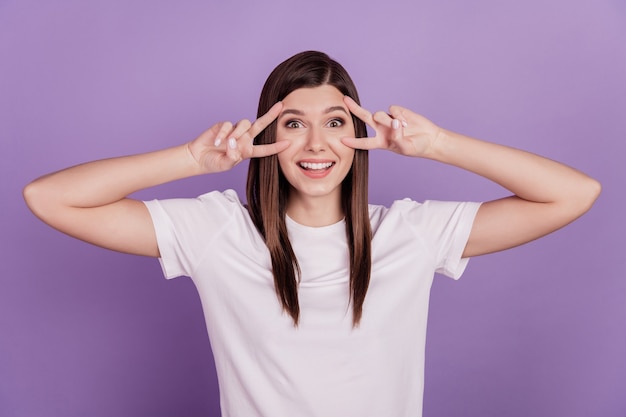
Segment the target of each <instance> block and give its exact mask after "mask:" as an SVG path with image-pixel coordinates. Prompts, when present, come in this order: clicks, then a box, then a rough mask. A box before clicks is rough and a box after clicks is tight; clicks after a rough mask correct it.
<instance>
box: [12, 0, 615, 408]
mask: <svg viewBox="0 0 626 417" xmlns="http://www.w3.org/2000/svg"><path fill="white" fill-rule="evenodd" d="M625 45H626V2H624V1H623V0H525V1H523V2H521V1H496V0H416V1H399V0H388V1H384V2H383V1H360V2H357V1H354V2H342V1H337V0H322V1H315V2H313V1H309V2H304V1H298V0H292V1H285V0H279V1H274V2H254V1H243V0H235V1H228V2H227V1H202V0H195V1H192V0H182V1H154V0H151V1H148V0H107V1H82V0H67V1H60V0H0V158H1V166H0V187H1V188H0V190H1V192H2V201H1V204H0V207H1V211H2V216H1V219H0V222H1V223H0V227H1V229H0V230H1V233H0V242H1V243H0V245H1V246H0V254H1V255H0V257H1V265H2V274H1V275H0V284H1V286H0V288H1V290H0V416H2V417H26V416H28V417H37V416H54V417H56V416H59V417H60V416H64V417H74V416H76V417H78V416H129V417H130V416H151V417H155V416H188V417H193V416H218V415H219V404H218V392H217V383H216V379H215V371H214V368H213V362H212V358H211V354H210V347H209V341H208V337H207V334H206V330H205V327H204V323H203V318H202V314H201V308H200V303H199V299H198V297H197V294H196V292H195V289H194V287H193V284H192V283H191V280H189V279H187V278H180V279H176V280H171V281H166V280H165V279H164V278H163V277H162V275H161V271H160V267H159V265H158V262H157V261H156V260H154V259H144V258H140V257H135V256H129V255H123V254H118V253H114V252H110V251H107V250H103V249H99V248H96V247H93V246H90V245H87V244H84V243H82V242H79V241H76V240H74V239H71V238H69V237H66V236H64V235H61V234H60V233H58V232H56V231H54V230H52V229H51V228H49V227H47V226H45V225H44V224H43V223H41V222H40V221H39V220H37V219H36V218H35V217H34V216H32V215H31V214H30V213H29V211H28V210H27V208H26V206H25V205H24V203H23V200H22V198H21V189H22V187H23V186H24V185H25V184H26V183H27V182H28V181H30V180H32V179H33V178H35V177H37V176H40V175H42V174H45V173H47V172H50V171H53V170H57V169H60V168H63V167H66V166H69V165H73V164H77V163H80V162H84V161H88V160H93V159H100V158H105V157H111V156H117V155H123V154H130V153H137V152H143V151H148V150H153V149H159V148H163V147H167V146H172V145H177V144H180V143H183V142H185V141H188V140H190V139H192V138H194V137H195V135H197V134H198V133H200V132H201V131H202V130H204V129H205V128H207V127H209V126H210V125H211V124H212V123H214V122H217V121H221V120H232V121H236V120H238V119H240V118H253V117H254V115H255V111H256V104H257V99H258V95H259V93H260V90H261V86H262V83H263V82H264V80H265V78H266V76H267V75H268V74H269V72H270V71H271V69H272V68H273V67H274V66H275V65H276V64H278V63H279V62H281V61H282V60H283V59H285V58H287V57H288V56H290V55H292V54H294V53H296V52H299V51H302V50H306V49H318V50H323V51H326V52H327V53H329V54H330V55H331V56H332V57H334V58H336V59H337V60H339V61H340V62H342V63H343V64H344V66H345V67H346V68H347V69H348V71H349V72H350V73H351V74H352V76H353V78H354V80H355V82H356V83H357V86H358V87H359V90H360V94H361V99H362V103H363V105H364V106H365V107H367V108H369V109H371V110H379V109H386V108H387V107H388V106H389V105H390V104H402V105H404V106H407V107H409V108H412V109H413V110H415V111H417V112H420V113H422V114H424V115H425V116H427V117H429V118H431V119H432V120H433V121H435V122H436V123H438V124H440V125H442V126H444V127H447V128H449V129H452V130H457V131H460V132H463V133H466V134H469V135H473V136H477V137H480V138H483V139H486V140H491V141H495V142H499V143H502V144H507V145H511V146H515V147H520V148H523V149H527V150H530V151H533V152H537V153H540V154H543V155H545V156H548V157H551V158H553V159H557V160H560V161H563V162H565V163H567V164H570V165H572V166H575V167H577V168H579V169H581V170H583V171H585V172H587V173H589V174H590V175H592V176H594V177H596V178H598V179H599V180H600V181H601V182H602V183H603V186H604V190H603V193H602V195H601V197H600V199H599V200H598V202H597V204H596V206H595V207H594V208H593V209H592V210H591V211H590V212H589V213H588V214H587V215H585V216H584V217H583V218H581V219H580V220H578V221H577V222H575V223H574V224H572V225H570V226H569V227H567V228H565V229H563V230H561V231H559V232H557V233H555V234H553V235H551V236H548V237H546V238H544V239H541V240H539V241H536V242H533V243H531V244H528V245H526V246H524V247H520V248H517V249H513V250H509V251H507V252H502V253H498V254H493V255H489V256H485V257H481V258H476V259H474V260H472V261H471V262H470V264H469V267H468V270H467V271H466V274H465V275H464V277H463V278H462V279H461V280H460V281H458V282H454V281H453V280H450V279H446V278H443V277H437V279H436V280H435V285H434V287H433V292H432V300H431V306H430V311H431V315H430V322H429V335H428V337H429V338H428V341H427V367H426V392H425V410H424V415H425V416H426V417H428V416H446V417H455V416H458V417H465V416H510V417H517V416H519V417H526V416H551V417H561V416H562V417H566V416H567V417H589V416H602V417H618V416H624V415H626V396H624V392H625V390H626V359H625V357H626V355H624V353H625V352H626V303H625V295H626V283H625V280H624V270H625V266H626V262H625V259H626V256H625V255H624V249H625V246H626V245H625V244H624V236H625V235H626V230H625V229H626V227H625V224H626V222H625V221H624V220H623V216H622V215H621V212H622V210H623V207H624V203H625V198H624V188H625V187H624V180H625V179H626V172H625V171H626V170H625V168H624V163H623V162H622V159H623V155H624V151H625V150H626V146H625V145H624V142H625V136H626V133H625V132H626V117H625V114H626V46H625ZM371 159H372V163H371V190H370V194H371V201H372V202H373V203H384V204H388V203H390V202H391V201H392V200H393V199H398V198H403V197H411V198H415V199H417V200H424V199H450V200H487V199H492V198H497V197H500V196H504V195H505V194H506V192H504V191H503V190H502V189H500V188H499V187H497V186H495V185H493V184H490V183H489V182H487V181H485V180H483V179H481V178H478V177H475V176H473V175H472V174H469V173H465V172H462V171H460V170H457V169H455V168H452V167H448V166H442V165H438V164H434V163H431V162H428V161H422V160H414V159H409V158H403V157H400V156H398V155H395V154H391V153H385V152H382V151H379V152H373V153H372V157H371ZM245 173H246V165H245V164H243V165H241V166H239V167H237V168H236V169H235V170H233V171H231V172H228V173H224V174H219V175H214V176H212V177H202V178H193V179H189V180H184V181H179V182H176V183H173V184H168V185H165V186H162V187H158V188H155V189H151V190H146V191H144V192H141V193H140V194H138V195H137V197H139V198H146V199H148V198H165V197H177V196H195V195H198V194H201V193H203V192H206V191H208V190H212V189H225V188H234V189H236V190H238V191H239V192H242V191H243V189H244V185H245ZM303 360H306V358H303Z"/></svg>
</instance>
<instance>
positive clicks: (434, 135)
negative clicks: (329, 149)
mask: <svg viewBox="0 0 626 417" xmlns="http://www.w3.org/2000/svg"><path fill="white" fill-rule="evenodd" d="M344 101H345V103H346V105H347V106H348V109H350V111H351V112H352V114H354V115H355V116H356V117H358V118H359V119H361V120H362V121H364V122H365V123H366V124H367V125H369V126H370V127H371V128H372V129H374V132H376V136H374V137H373V138H359V139H356V138H344V139H342V142H343V143H344V145H346V146H350V147H351V148H355V149H387V150H390V151H392V152H395V153H398V154H400V155H405V156H415V157H428V154H429V153H430V152H431V150H432V149H433V148H434V144H435V143H436V142H437V139H438V138H439V135H440V134H441V129H440V128H439V127H438V126H437V125H435V124H434V123H433V122H431V121H430V120H428V119H427V118H425V117H423V116H421V115H419V114H417V113H414V112H412V111H411V110H409V109H406V108H404V107H400V106H391V107H390V108H389V113H385V112H382V111H378V112H376V113H374V114H372V113H370V112H369V111H368V110H366V109H364V108H363V107H361V106H359V105H358V104H357V103H356V102H355V101H354V100H352V99H351V98H350V97H347V96H346V97H345V98H344Z"/></svg>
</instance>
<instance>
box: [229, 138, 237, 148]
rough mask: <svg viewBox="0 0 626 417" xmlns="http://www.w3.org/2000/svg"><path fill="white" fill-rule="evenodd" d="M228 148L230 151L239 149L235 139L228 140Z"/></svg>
mask: <svg viewBox="0 0 626 417" xmlns="http://www.w3.org/2000/svg"><path fill="white" fill-rule="evenodd" d="M228 147H229V148H230V149H236V148H237V140H236V139H235V138H230V139H228Z"/></svg>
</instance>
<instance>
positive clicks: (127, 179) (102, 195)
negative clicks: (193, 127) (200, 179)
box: [24, 145, 200, 211]
mask: <svg viewBox="0 0 626 417" xmlns="http://www.w3.org/2000/svg"><path fill="white" fill-rule="evenodd" d="M199 171H200V170H199V168H198V165H197V163H195V161H194V159H193V157H192V156H191V155H190V154H189V151H188V148H187V145H181V146H177V147H173V148H168V149H164V150H160V151H156V152H149V153H145V154H139V155H132V156H124V157H119V158H111V159H103V160H99V161H94V162H88V163H85V164H81V165H77V166H74V167H71V168H67V169H64V170H61V171H58V172H54V173H51V174H48V175H45V176H43V177H41V178H38V179H36V180H35V181H33V182H32V183H30V184H29V185H28V186H27V187H26V188H25V190H24V196H25V198H26V201H27V203H28V204H29V206H30V207H31V208H32V209H33V210H34V211H37V209H38V206H40V205H63V206H67V207H82V208H87V207H98V206H103V205H106V204H110V203H113V202H116V201H119V200H121V199H123V198H124V197H126V196H128V195H129V194H132V193H133V192H135V191H138V190H141V189H145V188H149V187H152V186H155V185H159V184H163V183H166V182H170V181H174V180H177V179H181V178H185V177H190V176H193V175H198V174H200V172H199Z"/></svg>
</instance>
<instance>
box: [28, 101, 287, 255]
mask: <svg viewBox="0 0 626 417" xmlns="http://www.w3.org/2000/svg"><path fill="white" fill-rule="evenodd" d="M281 107H282V104H280V103H277V104H276V105H275V106H274V107H272V108H271V109H270V111H269V112H268V113H267V114H265V115H264V116H262V117H260V118H259V119H258V120H257V121H255V122H254V123H253V124H250V122H248V121H247V120H242V121H241V122H239V123H237V124H236V125H235V126H233V125H232V124H231V123H228V122H225V123H218V124H216V125H214V126H213V127H211V128H210V129H208V130H207V131H205V132H204V133H202V134H201V135H200V136H199V137H198V138H196V139H195V140H193V141H192V142H190V143H188V144H185V145H181V146H176V147H173V148H169V149H164V150H160V151H156V152H149V153H144V154H140V155H133V156H124V157H119V158H112V159H104V160H100V161H94V162H89V163H86V164H82V165H77V166H74V167H71V168H67V169H64V170H61V171H58V172H55V173H52V174H48V175H45V176H43V177H41V178H38V179H36V180H35V181H33V182H31V183H30V184H28V185H27V186H26V187H25V188H24V198H25V200H26V203H27V204H28V207H29V208H30V209H31V210H32V211H33V213H34V214H35V215H36V216H37V217H39V218H40V219H41V220H43V221H44V222H45V223H47V224H49V225H50V226H52V227H54V228H55V229H58V230H60V231H61V232H63V233H66V234H68V235H70V236H73V237H76V238H78V239H81V240H84V241H86V242H89V243H92V244H95V245H98V246H102V247H104V248H108V249H112V250H116V251H120V252H126V253H132V254H138V255H147V256H154V257H157V256H159V250H158V247H157V241H156V236H155V232H154V228H153V225H152V220H151V218H150V215H149V213H148V210H147V208H146V206H145V205H144V204H143V203H142V202H141V201H137V200H133V199H130V198H127V196H128V195H130V194H132V193H133V192H135V191H138V190H141V189H145V188H149V187H152V186H155V185H159V184H163V183H167V182H170V181H174V180H177V179H181V178H186V177H191V176H194V175H201V174H208V173H213V172H220V171H225V170H227V169H230V168H232V167H233V166H235V165H236V164H238V163H239V162H240V161H242V160H243V159H246V158H254V157H263V156H267V155H271V154H274V153H277V152H280V151H282V150H284V149H285V148H286V147H287V146H288V142H286V141H285V142H279V143H276V144H271V145H259V146H253V145H252V140H253V138H254V137H255V136H256V135H257V134H258V133H260V132H261V131H262V130H263V129H265V127H267V126H268V125H269V124H270V123H271V122H272V121H273V120H274V119H275V118H276V117H277V115H278V114H279V112H280V109H281Z"/></svg>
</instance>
